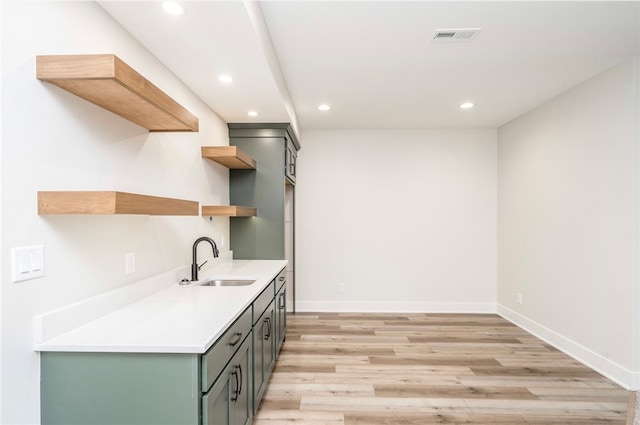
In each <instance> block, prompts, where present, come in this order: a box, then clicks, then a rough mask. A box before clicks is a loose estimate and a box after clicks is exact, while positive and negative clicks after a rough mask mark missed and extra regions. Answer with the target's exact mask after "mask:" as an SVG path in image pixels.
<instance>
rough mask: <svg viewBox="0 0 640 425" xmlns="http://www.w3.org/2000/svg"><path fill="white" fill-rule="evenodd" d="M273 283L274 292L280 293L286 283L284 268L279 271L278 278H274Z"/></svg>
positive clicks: (285, 269) (285, 270)
mask: <svg viewBox="0 0 640 425" xmlns="http://www.w3.org/2000/svg"><path fill="white" fill-rule="evenodd" d="M275 281H276V287H275V291H276V292H278V291H280V289H282V285H284V284H285V283H287V268H286V267H285V268H284V269H282V270H280V273H278V276H276V279H275Z"/></svg>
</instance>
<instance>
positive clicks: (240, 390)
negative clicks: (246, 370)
mask: <svg viewBox="0 0 640 425" xmlns="http://www.w3.org/2000/svg"><path fill="white" fill-rule="evenodd" d="M236 367H237V368H238V370H240V387H239V388H238V396H240V394H242V381H244V379H243V377H242V365H238V366H236ZM237 398H238V397H236V399H237Z"/></svg>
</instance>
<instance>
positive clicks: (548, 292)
mask: <svg viewBox="0 0 640 425" xmlns="http://www.w3.org/2000/svg"><path fill="white" fill-rule="evenodd" d="M637 81H638V70H637V65H636V64H634V60H633V59H630V60H627V61H625V62H623V63H621V64H619V65H617V66H615V67H613V68H611V69H609V70H607V71H605V72H603V73H602V74H600V75H598V76H596V77H595V78H593V79H591V80H589V81H587V82H585V83H583V84H581V85H579V86H577V87H575V88H574V89H572V90H570V91H568V92H566V93H564V94H562V95H561V96H558V97H556V98H554V99H552V100H551V101H549V102H547V103H545V104H544V105H542V106H540V107H538V108H537V109H535V110H533V111H531V112H529V113H527V114H525V115H523V116H521V117H520V118H518V119H516V120H514V121H512V122H510V123H508V124H507V125H505V126H503V127H501V128H500V129H499V130H498V303H499V311H500V312H501V313H502V314H504V315H505V316H506V317H508V318H510V319H511V320H513V321H515V322H516V323H519V324H521V325H522V326H524V327H526V328H528V329H529V330H531V331H533V332H534V333H537V334H538V335H540V336H543V337H544V338H545V339H547V340H549V341H551V342H552V343H554V344H555V345H556V346H559V347H560V348H562V349H564V350H566V351H568V352H570V353H571V354H573V355H574V356H576V357H578V358H580V359H582V360H583V361H585V362H586V363H588V364H590V365H591V366H593V367H595V368H596V369H598V370H600V371H602V372H603V373H605V374H607V375H608V376H610V377H613V378H614V379H616V380H618V382H621V383H623V384H625V385H627V386H630V387H632V388H637V387H638V370H639V369H640V368H639V366H640V365H639V364H638V362H639V361H640V358H639V357H640V355H639V353H640V351H639V350H638V334H639V330H638V326H639V325H638V324H639V323H640V313H639V311H640V304H639V302H638V291H639V289H640V287H639V284H638V222H639V215H638V212H639V209H638V199H639V196H638V185H639V182H640V176H639V174H638V170H639V167H638V154H639V149H638V146H639V143H638V134H637V122H638V117H639V116H640V115H639V111H638V107H637V102H638V90H637V87H638V86H637ZM518 293H521V294H522V295H523V303H522V304H518V303H517V302H516V295H517V294H518Z"/></svg>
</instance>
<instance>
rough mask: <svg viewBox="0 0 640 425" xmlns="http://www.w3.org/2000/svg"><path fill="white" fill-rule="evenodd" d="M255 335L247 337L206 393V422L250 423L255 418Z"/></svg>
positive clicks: (217, 424)
mask: <svg viewBox="0 0 640 425" xmlns="http://www.w3.org/2000/svg"><path fill="white" fill-rule="evenodd" d="M250 348H251V337H250V336H249V337H247V338H246V339H245V340H244V342H243V343H242V345H241V346H240V348H239V349H238V351H237V352H236V354H235V355H234V356H233V357H232V358H231V361H230V362H229V364H228V365H227V366H226V367H225V368H224V370H223V371H222V373H221V374H220V376H219V377H218V379H217V380H216V382H215V383H214V384H213V386H212V387H211V389H210V390H209V391H208V392H207V393H206V394H205V395H203V396H202V423H203V424H204V425H248V424H250V423H251V418H252V416H253V415H252V413H253V411H252V393H251V369H250V368H251V356H250V354H251V351H250Z"/></svg>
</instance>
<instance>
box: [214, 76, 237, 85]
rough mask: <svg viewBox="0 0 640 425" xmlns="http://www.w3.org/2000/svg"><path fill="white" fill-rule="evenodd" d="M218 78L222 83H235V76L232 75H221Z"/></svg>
mask: <svg viewBox="0 0 640 425" xmlns="http://www.w3.org/2000/svg"><path fill="white" fill-rule="evenodd" d="M218 80H220V82H221V83H225V84H230V83H233V77H230V76H229V75H221V76H219V77H218Z"/></svg>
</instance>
